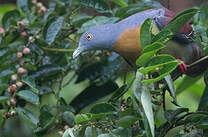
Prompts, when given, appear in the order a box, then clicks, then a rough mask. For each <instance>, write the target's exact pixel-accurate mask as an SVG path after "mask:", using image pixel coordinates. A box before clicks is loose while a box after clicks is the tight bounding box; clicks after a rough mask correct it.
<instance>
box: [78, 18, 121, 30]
mask: <svg viewBox="0 0 208 137" xmlns="http://www.w3.org/2000/svg"><path fill="white" fill-rule="evenodd" d="M118 20H119V18H117V17H105V16H96V17H95V18H93V19H92V20H89V21H87V22H85V23H84V24H82V26H81V28H80V29H79V30H78V33H83V32H85V31H87V30H88V29H89V28H91V27H93V26H99V25H103V24H112V23H115V22H117V21H118Z"/></svg>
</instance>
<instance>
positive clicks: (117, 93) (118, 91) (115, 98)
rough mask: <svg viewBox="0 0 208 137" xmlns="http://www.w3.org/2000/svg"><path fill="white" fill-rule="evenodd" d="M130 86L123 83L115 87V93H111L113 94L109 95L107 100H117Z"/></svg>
mask: <svg viewBox="0 0 208 137" xmlns="http://www.w3.org/2000/svg"><path fill="white" fill-rule="evenodd" d="M129 88H130V86H129V85H123V86H122V87H120V88H119V89H117V90H116V91H115V93H113V95H112V96H111V98H110V100H109V102H111V101H112V102H115V101H117V100H118V99H119V98H120V97H122V96H123V95H124V94H125V93H126V92H127V91H128V90H129Z"/></svg>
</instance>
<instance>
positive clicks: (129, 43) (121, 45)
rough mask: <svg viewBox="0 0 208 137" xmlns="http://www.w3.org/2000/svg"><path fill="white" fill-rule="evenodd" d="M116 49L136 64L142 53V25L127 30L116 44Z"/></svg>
mask: <svg viewBox="0 0 208 137" xmlns="http://www.w3.org/2000/svg"><path fill="white" fill-rule="evenodd" d="M114 51H115V52H117V53H118V54H120V55H121V56H122V57H123V58H125V59H126V60H127V61H128V62H129V63H131V64H132V65H135V62H136V59H137V58H138V57H139V56H140V55H141V54H142V47H141V44H140V27H136V28H131V29H127V30H125V31H124V32H123V33H122V34H121V35H120V36H119V38H118V40H117V41H116V43H115V44H114Z"/></svg>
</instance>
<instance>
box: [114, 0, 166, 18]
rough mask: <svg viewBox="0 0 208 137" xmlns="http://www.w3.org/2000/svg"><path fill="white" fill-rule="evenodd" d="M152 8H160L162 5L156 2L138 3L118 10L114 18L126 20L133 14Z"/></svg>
mask: <svg viewBox="0 0 208 137" xmlns="http://www.w3.org/2000/svg"><path fill="white" fill-rule="evenodd" d="M153 8H162V5H161V4H160V3H158V2H156V1H145V2H140V3H134V4H129V5H128V6H127V7H122V8H119V9H118V10H117V11H116V13H115V16H117V17H121V18H126V17H128V16H130V15H133V14H135V13H138V12H142V11H144V10H148V9H153Z"/></svg>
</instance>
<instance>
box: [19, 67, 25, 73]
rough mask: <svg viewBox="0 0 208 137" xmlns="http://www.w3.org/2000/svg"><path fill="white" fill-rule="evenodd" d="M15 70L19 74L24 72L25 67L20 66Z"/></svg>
mask: <svg viewBox="0 0 208 137" xmlns="http://www.w3.org/2000/svg"><path fill="white" fill-rule="evenodd" d="M17 71H18V73H19V74H22V73H25V69H24V68H22V67H20V68H18V70H17Z"/></svg>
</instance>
